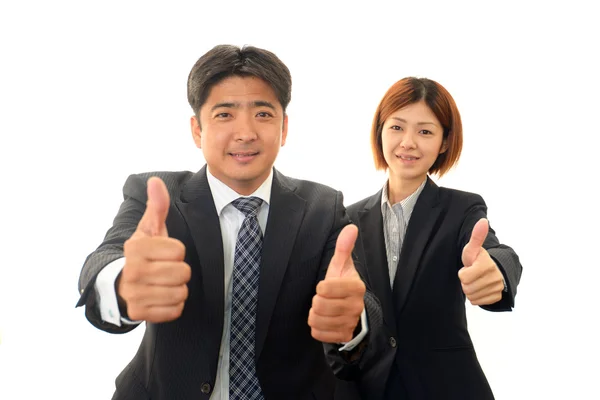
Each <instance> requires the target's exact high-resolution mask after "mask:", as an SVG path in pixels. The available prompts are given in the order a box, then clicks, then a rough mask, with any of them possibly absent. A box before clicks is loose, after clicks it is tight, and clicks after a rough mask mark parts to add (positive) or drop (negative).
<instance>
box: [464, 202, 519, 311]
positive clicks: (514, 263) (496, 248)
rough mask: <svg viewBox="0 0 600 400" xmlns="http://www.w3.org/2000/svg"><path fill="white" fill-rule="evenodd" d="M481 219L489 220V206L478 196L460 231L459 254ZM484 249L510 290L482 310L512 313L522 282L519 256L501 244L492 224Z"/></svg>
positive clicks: (468, 211)
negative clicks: (518, 287)
mask: <svg viewBox="0 0 600 400" xmlns="http://www.w3.org/2000/svg"><path fill="white" fill-rule="evenodd" d="M481 218H486V219H487V206H486V204H485V201H484V200H483V198H482V197H481V196H479V195H476V199H475V201H474V203H473V204H472V205H471V206H470V207H469V208H468V209H467V212H466V214H465V218H464V220H463V224H462V227H461V230H460V234H459V243H458V245H459V250H460V252H459V254H462V249H463V248H464V246H465V245H466V244H467V243H468V242H469V239H470V238H471V232H472V231H473V227H474V226H475V224H476V223H477V221H479V220H480V219H481ZM483 247H484V248H485V249H486V250H487V251H488V253H489V254H490V257H492V259H493V260H494V262H495V263H496V265H498V268H499V269H500V272H502V275H503V276H504V280H505V282H506V285H507V287H508V290H507V292H503V293H502V299H501V300H500V301H498V302H497V303H494V304H490V305H486V306H481V308H483V309H484V310H488V311H512V308H513V307H514V306H515V296H516V294H517V286H518V285H519V281H520V280H521V272H522V270H523V267H522V266H521V263H520V261H519V256H517V254H516V253H515V251H514V250H513V249H512V248H510V247H508V246H506V245H504V244H501V243H500V241H499V240H498V238H497V237H496V233H495V232H494V230H493V229H492V226H491V224H490V229H489V232H488V236H487V238H486V239H485V242H484V243H483Z"/></svg>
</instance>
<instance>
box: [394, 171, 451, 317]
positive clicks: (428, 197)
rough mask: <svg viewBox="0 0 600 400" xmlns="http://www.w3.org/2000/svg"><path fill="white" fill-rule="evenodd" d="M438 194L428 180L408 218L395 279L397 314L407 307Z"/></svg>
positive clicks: (434, 217) (435, 213) (433, 221)
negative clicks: (407, 300)
mask: <svg viewBox="0 0 600 400" xmlns="http://www.w3.org/2000/svg"><path fill="white" fill-rule="evenodd" d="M438 191H439V189H438V186H437V185H436V184H435V183H434V182H433V181H432V180H431V179H430V178H429V177H428V178H427V183H426V184H425V187H424V188H423V192H422V193H421V195H420V196H419V199H418V200H417V203H416V204H415V208H414V210H413V212H412V215H411V217H410V221H409V223H408V227H407V230H406V235H405V237H404V242H403V244H402V251H401V253H400V260H399V262H398V269H397V271H396V277H395V279H394V286H393V294H394V297H395V299H396V315H400V313H401V312H402V309H403V308H404V305H405V304H406V299H407V297H408V294H409V292H410V289H411V287H412V285H413V282H414V279H415V275H416V273H417V270H418V267H419V263H420V261H421V257H422V256H423V252H424V250H425V246H426V245H427V243H428V242H429V239H430V238H431V235H432V231H433V229H434V227H435V225H436V222H437V220H438V217H439V215H440V210H441V208H440V207H439V197H438V194H439V193H438Z"/></svg>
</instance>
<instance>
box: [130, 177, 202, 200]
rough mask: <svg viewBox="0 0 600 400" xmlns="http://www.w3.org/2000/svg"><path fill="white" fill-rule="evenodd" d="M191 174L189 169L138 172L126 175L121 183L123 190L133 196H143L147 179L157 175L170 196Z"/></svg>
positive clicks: (176, 191) (177, 190)
mask: <svg viewBox="0 0 600 400" xmlns="http://www.w3.org/2000/svg"><path fill="white" fill-rule="evenodd" d="M192 176H194V173H193V172H191V171H149V172H138V173H134V174H131V175H129V176H128V177H127V180H126V181H125V184H124V185H123V192H124V193H126V194H128V195H131V196H133V197H145V196H146V187H147V182H148V179H150V178H152V177H157V178H160V179H161V180H162V181H163V182H164V183H165V185H166V186H167V190H168V191H169V194H170V195H171V196H172V195H173V194H175V193H178V192H179V191H180V190H181V188H182V187H183V185H185V183H186V182H187V181H188V180H190V178H191V177H192Z"/></svg>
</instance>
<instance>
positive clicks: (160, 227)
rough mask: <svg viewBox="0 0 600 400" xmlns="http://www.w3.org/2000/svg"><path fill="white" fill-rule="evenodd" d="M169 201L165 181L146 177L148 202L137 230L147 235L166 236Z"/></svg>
mask: <svg viewBox="0 0 600 400" xmlns="http://www.w3.org/2000/svg"><path fill="white" fill-rule="evenodd" d="M170 201H171V200H170V197H169V191H168V190H167V186H166V185H165V183H164V182H163V181H162V180H161V179H160V178H158V177H155V176H153V177H151V178H150V179H148V202H147V203H146V211H145V212H144V215H143V216H142V219H141V220H140V222H139V224H138V229H137V230H138V231H140V232H142V233H144V234H145V235H148V236H168V232H167V225H166V223H165V222H166V220H167V214H168V213H169V204H170Z"/></svg>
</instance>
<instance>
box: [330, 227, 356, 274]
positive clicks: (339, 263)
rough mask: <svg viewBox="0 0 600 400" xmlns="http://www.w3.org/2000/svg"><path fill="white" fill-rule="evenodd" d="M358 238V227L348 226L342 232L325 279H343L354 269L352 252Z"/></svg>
mask: <svg viewBox="0 0 600 400" xmlns="http://www.w3.org/2000/svg"><path fill="white" fill-rule="evenodd" d="M357 237H358V228H357V227H356V225H352V224H350V225H346V226H345V227H344V229H342V231H341V232H340V234H339V236H338V238H337V242H336V244H335V253H334V254H333V257H332V258H331V262H330V263H329V268H327V275H325V278H326V279H327V278H332V277H336V278H339V277H342V276H345V275H347V273H348V272H350V271H347V270H348V269H349V268H354V263H353V262H352V250H353V249H354V243H355V242H356V238H357Z"/></svg>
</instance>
